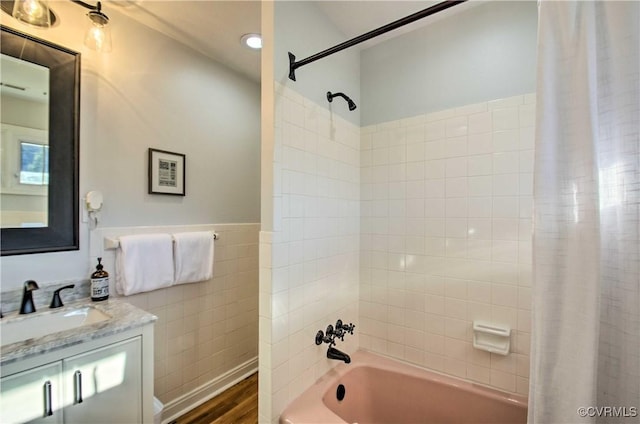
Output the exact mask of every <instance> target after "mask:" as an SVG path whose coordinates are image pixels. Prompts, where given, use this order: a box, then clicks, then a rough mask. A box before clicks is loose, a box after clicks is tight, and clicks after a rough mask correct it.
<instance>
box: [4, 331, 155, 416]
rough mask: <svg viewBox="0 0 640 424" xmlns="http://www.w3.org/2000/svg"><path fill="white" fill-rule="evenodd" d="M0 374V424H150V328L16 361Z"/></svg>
mask: <svg viewBox="0 0 640 424" xmlns="http://www.w3.org/2000/svg"><path fill="white" fill-rule="evenodd" d="M146 327H148V328H146ZM43 361H46V362H47V363H44V364H42V362H43ZM1 372H2V377H1V378H0V422H2V423H3V424H8V423H26V422H28V423H47V424H48V423H77V424H87V423H92V424H94V423H131V424H133V423H142V422H144V423H147V422H152V421H153V328H152V326H145V328H141V329H139V330H138V331H126V332H124V333H121V334H119V335H112V336H108V337H104V338H101V339H98V340H90V341H87V342H85V343H81V344H79V345H75V346H72V347H69V348H66V349H61V350H59V351H56V352H51V353H46V354H45V355H43V358H38V357H36V358H29V359H25V360H23V361H17V362H14V363H12V364H10V365H8V366H3V367H2V370H1Z"/></svg>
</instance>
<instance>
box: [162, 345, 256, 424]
mask: <svg viewBox="0 0 640 424" xmlns="http://www.w3.org/2000/svg"><path fill="white" fill-rule="evenodd" d="M256 371H258V357H257V356H256V357H254V358H252V359H249V360H248V361H247V362H245V363H243V364H240V365H238V366H237V367H235V368H233V369H232V370H229V371H227V372H226V373H224V374H222V375H220V376H218V377H216V378H215V379H213V380H211V381H210V382H208V383H205V384H203V385H202V386H200V387H197V388H195V389H193V390H192V391H190V392H189V393H185V394H184V395H182V396H180V397H179V398H176V399H174V400H172V401H171V402H168V403H167V404H166V405H164V409H163V410H162V424H168V423H170V422H171V421H173V420H175V419H176V418H179V417H180V416H182V415H184V414H185V413H187V412H189V411H191V410H192V409H194V408H196V407H198V406H200V405H202V404H203V403H205V402H206V401H208V400H209V399H211V398H213V397H214V396H217V395H219V394H220V393H222V392H224V391H225V390H227V389H228V388H229V387H231V386H233V385H234V384H236V383H238V382H240V381H242V380H244V379H245V378H247V377H248V376H250V375H251V374H253V373H255V372H256Z"/></svg>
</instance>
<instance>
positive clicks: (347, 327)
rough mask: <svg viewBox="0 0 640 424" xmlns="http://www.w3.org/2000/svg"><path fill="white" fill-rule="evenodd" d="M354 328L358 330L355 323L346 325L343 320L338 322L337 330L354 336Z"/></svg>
mask: <svg viewBox="0 0 640 424" xmlns="http://www.w3.org/2000/svg"><path fill="white" fill-rule="evenodd" d="M354 328H356V326H355V325H353V323H351V322H350V323H349V324H345V323H343V322H342V320H341V319H339V320H338V321H336V329H340V330H343V331H344V332H345V333H349V334H353V329H354Z"/></svg>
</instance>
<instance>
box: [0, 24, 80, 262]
mask: <svg viewBox="0 0 640 424" xmlns="http://www.w3.org/2000/svg"><path fill="white" fill-rule="evenodd" d="M0 33H1V34H0V35H1V38H0V48H1V49H2V53H4V54H6V55H9V56H13V57H17V58H20V59H23V60H26V61H29V62H32V63H36V64H38V65H41V66H45V67H47V68H49V80H50V84H49V85H50V86H49V196H48V203H49V210H48V226H47V227H41V228H2V229H1V232H0V255H2V256H8V255H23V254H27V253H46V252H59V251H67V250H78V249H79V248H80V243H79V227H78V218H79V196H78V193H79V182H78V176H79V169H80V156H79V152H80V149H79V146H80V143H79V140H80V53H78V52H74V51H72V50H69V49H67V48H64V47H61V46H58V45H56V44H53V43H50V42H48V41H46V40H41V39H38V38H35V37H32V36H30V35H28V34H24V33H21V32H19V31H16V30H14V29H12V28H8V27H5V26H2V25H0Z"/></svg>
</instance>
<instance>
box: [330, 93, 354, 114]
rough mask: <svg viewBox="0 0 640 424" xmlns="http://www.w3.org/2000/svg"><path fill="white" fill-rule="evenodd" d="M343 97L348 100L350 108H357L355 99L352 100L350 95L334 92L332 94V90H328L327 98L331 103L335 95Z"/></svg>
mask: <svg viewBox="0 0 640 424" xmlns="http://www.w3.org/2000/svg"><path fill="white" fill-rule="evenodd" d="M336 96H337V97H342V98H343V99H345V100H346V101H347V105H349V110H355V109H356V107H357V106H356V104H355V102H354V101H353V100H351V99H350V98H349V96H347V95H346V94H344V93H333V94H331V91H327V100H329V103H331V102H332V101H333V98H334V97H336Z"/></svg>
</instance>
